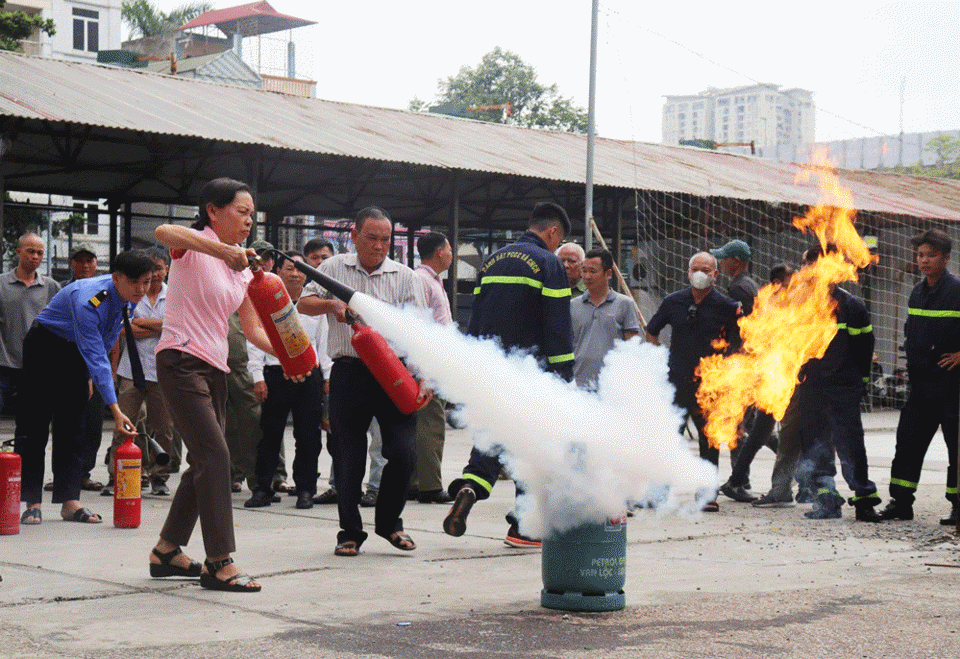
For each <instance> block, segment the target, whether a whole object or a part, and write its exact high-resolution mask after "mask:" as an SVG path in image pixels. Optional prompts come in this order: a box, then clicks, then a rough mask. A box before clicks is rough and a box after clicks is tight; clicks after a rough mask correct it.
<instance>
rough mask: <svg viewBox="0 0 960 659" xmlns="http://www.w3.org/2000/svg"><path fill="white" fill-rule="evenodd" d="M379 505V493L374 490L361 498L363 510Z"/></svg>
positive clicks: (365, 493)
mask: <svg viewBox="0 0 960 659" xmlns="http://www.w3.org/2000/svg"><path fill="white" fill-rule="evenodd" d="M376 505H377V493H376V492H375V491H373V490H367V491H366V492H364V493H363V496H362V497H360V507H361V508H373V507H374V506H376Z"/></svg>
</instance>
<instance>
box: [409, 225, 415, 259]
mask: <svg viewBox="0 0 960 659" xmlns="http://www.w3.org/2000/svg"><path fill="white" fill-rule="evenodd" d="M415 232H416V229H414V228H413V227H412V226H409V225H408V226H407V267H408V268H411V269H412V268H413V242H414V240H413V239H414V238H415V237H416V236H415V235H414V234H415Z"/></svg>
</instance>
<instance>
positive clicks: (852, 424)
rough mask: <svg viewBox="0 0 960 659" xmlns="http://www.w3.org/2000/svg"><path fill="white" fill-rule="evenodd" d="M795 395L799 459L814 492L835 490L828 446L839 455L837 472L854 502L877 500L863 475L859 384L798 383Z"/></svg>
mask: <svg viewBox="0 0 960 659" xmlns="http://www.w3.org/2000/svg"><path fill="white" fill-rule="evenodd" d="M794 395H796V396H799V399H798V404H799V406H800V441H801V443H802V445H803V460H804V461H806V462H808V463H809V466H810V469H811V480H812V482H813V485H814V487H816V488H817V493H818V494H825V493H830V492H836V483H835V478H836V475H837V466H836V462H835V461H834V459H833V451H832V450H831V446H830V438H831V437H832V438H833V448H835V449H836V452H837V457H838V458H840V473H841V474H843V479H844V480H845V481H846V482H847V485H848V486H849V487H850V489H851V490H853V492H854V497H853V499H852V501H853V503H854V504H860V505H870V506H873V505H876V504H877V503H879V502H880V498H879V496H877V486H876V485H875V484H874V482H873V481H871V480H870V478H869V477H868V475H867V451H866V448H865V447H864V444H863V421H862V419H861V418H860V399H861V397H862V396H863V387H862V386H861V385H859V384H857V385H851V386H820V385H812V384H801V385H800V386H799V387H798V388H797V390H796V393H795V394H794Z"/></svg>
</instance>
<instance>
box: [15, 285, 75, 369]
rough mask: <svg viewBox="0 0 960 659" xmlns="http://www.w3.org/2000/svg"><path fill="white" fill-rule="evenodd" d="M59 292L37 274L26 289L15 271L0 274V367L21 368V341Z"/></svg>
mask: <svg viewBox="0 0 960 659" xmlns="http://www.w3.org/2000/svg"><path fill="white" fill-rule="evenodd" d="M59 290H60V284H58V283H57V282H55V281H54V280H53V279H51V278H50V277H45V276H44V275H41V274H40V273H39V272H38V273H37V274H36V279H34V281H33V283H32V284H30V285H29V286H27V285H26V284H24V283H23V282H22V281H20V279H19V278H18V277H17V272H16V270H10V271H9V272H4V273H3V274H2V275H0V367H6V368H22V367H23V340H24V338H26V336H27V331H28V330H29V329H30V326H31V325H32V324H33V321H34V319H35V318H36V317H37V315H38V314H39V313H40V312H41V311H43V308H44V307H45V306H47V303H48V302H50V300H52V299H53V296H54V295H56V294H57V292H58V291H59Z"/></svg>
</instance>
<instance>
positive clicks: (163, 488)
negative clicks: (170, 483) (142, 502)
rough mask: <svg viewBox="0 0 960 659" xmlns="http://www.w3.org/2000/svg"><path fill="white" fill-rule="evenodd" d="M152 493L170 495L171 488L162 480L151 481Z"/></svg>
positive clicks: (159, 495) (161, 495)
mask: <svg viewBox="0 0 960 659" xmlns="http://www.w3.org/2000/svg"><path fill="white" fill-rule="evenodd" d="M150 494H152V495H153V496H156V497H165V496H169V495H170V488H169V487H167V483H166V482H165V481H162V480H154V481H150Z"/></svg>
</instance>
